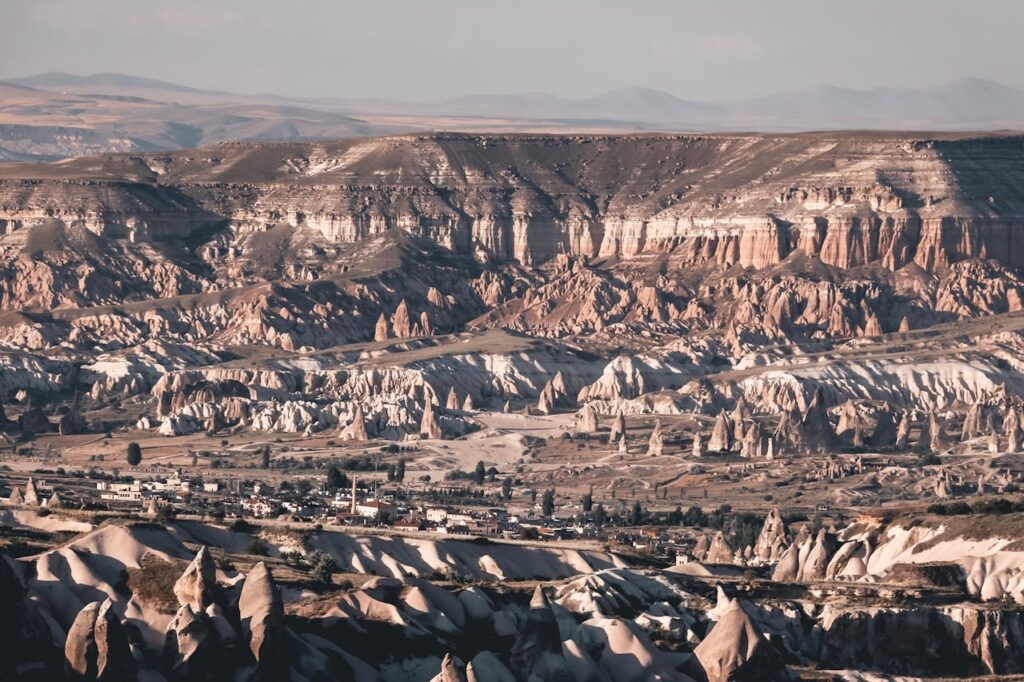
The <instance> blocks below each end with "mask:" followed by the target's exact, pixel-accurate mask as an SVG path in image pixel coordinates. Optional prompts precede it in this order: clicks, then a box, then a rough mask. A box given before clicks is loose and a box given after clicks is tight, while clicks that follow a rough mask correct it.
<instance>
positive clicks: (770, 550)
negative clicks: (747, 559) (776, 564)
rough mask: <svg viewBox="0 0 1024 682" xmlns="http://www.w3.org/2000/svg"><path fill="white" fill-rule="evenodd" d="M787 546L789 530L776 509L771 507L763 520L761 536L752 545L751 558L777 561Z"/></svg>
mask: <svg viewBox="0 0 1024 682" xmlns="http://www.w3.org/2000/svg"><path fill="white" fill-rule="evenodd" d="M788 546H789V529H788V528H786V523H785V522H784V521H783V520H782V514H781V513H779V510H778V508H777V507H772V509H771V511H769V512H768V515H767V516H766V517H765V519H764V525H763V526H761V534H760V535H758V536H757V542H755V543H754V551H753V556H755V557H757V558H758V559H760V560H761V561H778V560H779V558H780V557H781V555H782V552H783V551H785V549H786V547H788Z"/></svg>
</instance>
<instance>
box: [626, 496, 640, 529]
mask: <svg viewBox="0 0 1024 682" xmlns="http://www.w3.org/2000/svg"><path fill="white" fill-rule="evenodd" d="M643 520H644V508H643V507H641V506H640V500H637V501H636V502H634V503H633V508H632V509H630V510H629V516H627V517H626V521H627V522H628V523H629V525H631V526H638V525H640V524H641V523H642V522H643Z"/></svg>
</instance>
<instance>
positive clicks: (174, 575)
mask: <svg viewBox="0 0 1024 682" xmlns="http://www.w3.org/2000/svg"><path fill="white" fill-rule="evenodd" d="M185 568H186V565H185V564H184V563H183V562H180V563H179V562H170V561H164V560H163V559H159V558H157V557H155V556H153V555H152V554H147V555H146V556H144V557H143V558H142V568H129V569H128V588H129V589H130V590H131V591H132V594H134V595H135V596H136V597H137V598H138V599H139V600H140V601H142V602H143V603H145V604H148V605H150V606H152V607H153V608H155V609H156V610H157V611H160V612H161V613H175V612H176V611H177V610H178V598H177V597H176V596H174V583H176V582H178V578H180V577H181V574H182V572H183V571H184V570H185Z"/></svg>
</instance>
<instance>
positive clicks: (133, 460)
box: [126, 441, 142, 467]
mask: <svg viewBox="0 0 1024 682" xmlns="http://www.w3.org/2000/svg"><path fill="white" fill-rule="evenodd" d="M126 459H127V460H128V464H129V465H131V466H133V467H137V466H139V464H140V463H141V462H142V448H141V447H140V446H139V444H138V443H136V442H135V441H132V442H131V443H128V452H127V456H126Z"/></svg>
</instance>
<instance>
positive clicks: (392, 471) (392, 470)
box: [388, 464, 398, 483]
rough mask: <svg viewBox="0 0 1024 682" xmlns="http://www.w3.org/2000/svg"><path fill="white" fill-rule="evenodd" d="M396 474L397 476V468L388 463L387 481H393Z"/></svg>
mask: <svg viewBox="0 0 1024 682" xmlns="http://www.w3.org/2000/svg"><path fill="white" fill-rule="evenodd" d="M397 476H398V468H397V467H396V466H395V465H394V464H389V465H388V482H389V483H391V482H394V480H395V478H396V477H397Z"/></svg>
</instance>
